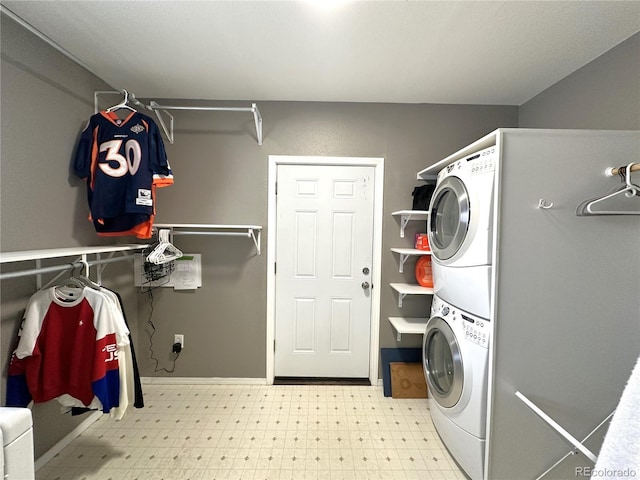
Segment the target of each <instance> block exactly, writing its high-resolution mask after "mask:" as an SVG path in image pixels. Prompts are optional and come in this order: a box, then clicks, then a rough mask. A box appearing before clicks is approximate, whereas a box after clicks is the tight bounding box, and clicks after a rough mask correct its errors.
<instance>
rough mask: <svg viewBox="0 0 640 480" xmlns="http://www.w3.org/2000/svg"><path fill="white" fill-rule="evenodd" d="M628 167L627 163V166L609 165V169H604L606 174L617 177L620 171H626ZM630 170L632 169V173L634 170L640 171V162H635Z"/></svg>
mask: <svg viewBox="0 0 640 480" xmlns="http://www.w3.org/2000/svg"><path fill="white" fill-rule="evenodd" d="M626 168H627V166H626V165H625V166H622V167H615V168H613V167H609V168H607V169H606V170H605V171H604V174H605V175H606V176H607V177H615V176H617V175H620V173H624V171H625V170H626ZM629 171H630V172H631V173H633V172H640V163H634V164H633V165H632V166H631V168H630V170H629Z"/></svg>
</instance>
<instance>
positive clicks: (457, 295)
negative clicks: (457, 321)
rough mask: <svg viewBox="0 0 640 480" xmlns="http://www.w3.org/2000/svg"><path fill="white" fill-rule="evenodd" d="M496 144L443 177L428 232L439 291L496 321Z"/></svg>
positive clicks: (434, 198) (441, 174) (451, 167)
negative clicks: (493, 301) (493, 314)
mask: <svg viewBox="0 0 640 480" xmlns="http://www.w3.org/2000/svg"><path fill="white" fill-rule="evenodd" d="M497 162H498V153H497V149H496V147H495V146H492V147H489V148H486V149H484V150H480V151H479V152H476V153H474V154H472V155H468V156H467V157H465V158H462V159H460V160H457V161H455V162H453V163H451V164H450V165H448V166H447V167H445V168H444V169H442V170H441V171H440V172H439V173H438V180H437V184H436V189H435V191H434V193H433V196H432V197H431V204H430V206H429V220H428V222H427V233H428V236H429V245H430V247H431V252H432V259H433V265H432V269H433V278H434V292H435V293H436V294H437V295H438V296H440V298H442V299H444V300H446V301H447V302H450V303H452V304H454V305H456V306H457V307H459V308H462V309H463V310H466V311H468V312H471V313H474V314H476V315H480V316H481V317H483V318H489V317H490V302H489V299H490V297H491V282H490V279H491V264H492V250H493V212H494V203H495V202H494V193H495V188H494V183H495V167H496V164H497Z"/></svg>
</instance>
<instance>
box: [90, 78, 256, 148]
mask: <svg viewBox="0 0 640 480" xmlns="http://www.w3.org/2000/svg"><path fill="white" fill-rule="evenodd" d="M124 93H125V91H124V90H115V91H114V90H109V91H95V92H93V108H94V113H98V112H99V111H100V107H99V105H98V97H99V96H100V95H109V94H110V95H114V94H121V95H122V94H124ZM127 93H128V98H129V100H130V101H131V102H132V103H134V104H135V105H138V106H141V107H143V108H145V109H147V110H150V111H152V112H154V113H155V114H156V117H157V118H158V122H159V123H160V127H162V130H163V131H164V134H165V135H166V137H167V140H169V143H173V115H171V114H170V113H169V112H168V111H167V110H199V111H209V112H250V113H252V114H253V121H254V123H255V125H256V136H257V138H258V145H262V114H261V113H260V110H259V109H258V105H256V104H255V103H252V104H251V106H250V107H198V106H192V107H189V106H179V105H160V104H158V102H156V101H155V100H151V101H150V102H149V105H145V104H144V103H142V102H141V101H140V100H138V99H137V98H136V96H135V94H134V93H132V92H129V91H127ZM160 112H163V113H165V114H166V115H168V116H169V122H170V125H169V127H167V124H166V123H165V120H164V119H163V118H162V116H161V115H160Z"/></svg>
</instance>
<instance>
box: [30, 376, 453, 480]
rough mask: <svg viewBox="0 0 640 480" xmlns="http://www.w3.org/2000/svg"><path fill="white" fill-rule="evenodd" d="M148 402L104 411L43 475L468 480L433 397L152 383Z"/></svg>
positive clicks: (39, 479)
mask: <svg viewBox="0 0 640 480" xmlns="http://www.w3.org/2000/svg"><path fill="white" fill-rule="evenodd" d="M143 388H144V394H145V407H144V408H142V409H133V408H131V409H129V410H128V411H127V413H126V415H125V417H124V419H123V420H120V421H115V420H113V419H111V418H109V416H108V415H104V416H103V417H102V418H100V420H98V421H97V422H95V423H94V424H92V425H91V426H90V427H89V428H88V429H87V430H85V431H84V432H83V433H82V434H81V435H79V436H78V437H77V438H75V439H74V440H73V441H72V442H71V443H70V444H69V445H68V446H67V447H66V448H64V450H62V451H61V452H60V453H59V454H57V455H56V456H55V457H54V458H53V459H52V460H50V461H49V462H48V463H46V464H45V465H44V466H43V467H42V468H40V469H39V470H38V471H37V472H36V480H98V479H99V480H160V479H163V480H200V479H206V480H223V479H228V480H306V479H317V480H322V479H327V480H334V479H338V480H378V479H385V480H386V479H390V480H391V479H393V480H447V479H460V480H462V479H464V478H465V476H464V475H463V474H462V473H461V472H460V470H459V469H458V468H457V466H456V464H455V463H454V461H453V460H452V459H451V457H450V456H449V454H448V452H447V451H446V450H445V448H444V446H443V445H442V443H441V441H440V439H439V437H438V435H437V433H436V432H435V430H434V427H433V424H432V422H431V418H430V416H429V410H428V407H427V400H426V399H393V398H390V397H384V395H383V391H382V387H366V386H327V385H320V386H260V385H158V384H149V385H143Z"/></svg>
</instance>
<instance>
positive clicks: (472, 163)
mask: <svg viewBox="0 0 640 480" xmlns="http://www.w3.org/2000/svg"><path fill="white" fill-rule="evenodd" d="M496 157H497V155H496V147H490V148H486V149H484V150H481V151H480V152H478V153H476V154H474V155H471V156H470V157H467V158H466V159H465V160H466V161H467V162H469V163H468V167H467V168H468V169H469V171H470V172H471V175H481V174H483V173H488V172H493V171H494V170H495V169H496Z"/></svg>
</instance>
